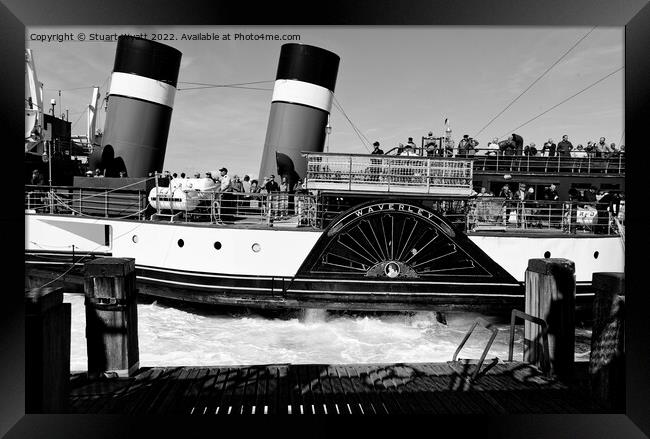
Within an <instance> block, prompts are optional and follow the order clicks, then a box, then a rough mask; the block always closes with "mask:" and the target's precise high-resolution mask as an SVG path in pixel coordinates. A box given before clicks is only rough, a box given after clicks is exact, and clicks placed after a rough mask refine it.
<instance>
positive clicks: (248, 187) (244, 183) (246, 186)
mask: <svg viewBox="0 0 650 439" xmlns="http://www.w3.org/2000/svg"><path fill="white" fill-rule="evenodd" d="M241 184H242V186H243V187H244V192H246V193H250V191H251V178H250V177H249V176H248V175H244V180H243V181H242V182H241Z"/></svg>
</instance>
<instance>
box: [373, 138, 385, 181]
mask: <svg viewBox="0 0 650 439" xmlns="http://www.w3.org/2000/svg"><path fill="white" fill-rule="evenodd" d="M372 146H374V147H375V149H373V150H372V152H371V154H373V155H381V154H383V153H384V151H383V150H382V149H381V148H380V147H379V142H377V141H375V142H374V143H373V144H372ZM370 164H371V166H370V174H371V175H370V180H372V181H379V174H380V173H381V159H370Z"/></svg>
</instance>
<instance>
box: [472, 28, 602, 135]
mask: <svg viewBox="0 0 650 439" xmlns="http://www.w3.org/2000/svg"><path fill="white" fill-rule="evenodd" d="M596 27H597V26H594V27H592V28H591V30H590V31H589V32H587V33H586V34H585V35H584V36H583V37H582V38H580V39H579V40H578V41H577V42H576V43H575V44H574V45H573V46H571V47H570V48H569V50H567V51H566V52H564V54H563V55H562V56H561V57H560V58H558V59H557V61H555V62H554V63H553V64H551V66H550V67H549V68H548V69H546V70H545V71H544V73H542V74H541V75H540V76H539V77H538V78H537V79H535V80H534V81H533V83H532V84H530V85H529V86H528V87H527V88H526V89H525V90H524V91H522V92H521V93H520V94H519V95H518V96H517V97H516V98H514V99H513V100H512V101H511V102H510V103H509V104H508V105H506V107H505V108H504V109H503V110H501V111H500V112H499V114H497V115H496V116H494V117H493V118H492V119H490V121H489V122H488V123H487V124H485V126H484V127H483V128H481V129H480V130H479V131H478V132H477V133H476V134H474V137H476V136H478V135H479V134H481V133H482V132H483V130H485V129H486V128H487V127H489V126H490V125H491V124H492V122H494V121H495V120H496V119H497V118H498V117H499V116H501V115H502V114H503V113H505V111H506V110H507V109H508V108H510V107H511V106H512V104H514V103H515V102H517V101H518V100H519V98H520V97H522V96H523V95H524V94H525V93H526V92H527V91H528V90H530V89H531V88H532V87H533V85H535V84H537V82H538V81H539V80H540V79H542V78H543V77H544V76H545V75H546V74H547V73H548V72H549V71H551V69H552V68H553V67H555V66H556V65H557V64H558V63H559V62H560V61H562V60H563V59H564V57H565V56H567V55H568V54H569V52H571V51H572V50H573V49H574V48H575V47H576V46H577V45H578V44H580V43H581V42H582V41H583V40H584V39H585V38H587V37H588V36H589V34H591V33H592V32H593V31H594V29H596Z"/></svg>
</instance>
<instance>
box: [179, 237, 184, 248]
mask: <svg viewBox="0 0 650 439" xmlns="http://www.w3.org/2000/svg"><path fill="white" fill-rule="evenodd" d="M184 245H185V241H183V240H182V239H179V240H178V246H179V247H183V246H184Z"/></svg>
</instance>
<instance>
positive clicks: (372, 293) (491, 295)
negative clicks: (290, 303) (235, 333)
mask: <svg viewBox="0 0 650 439" xmlns="http://www.w3.org/2000/svg"><path fill="white" fill-rule="evenodd" d="M287 293H307V294H345V295H351V296H354V295H366V296H418V297H420V296H480V297H513V298H515V297H524V295H523V294H484V293H396V292H392V291H391V292H381V291H324V290H294V289H288V290H287Z"/></svg>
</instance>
